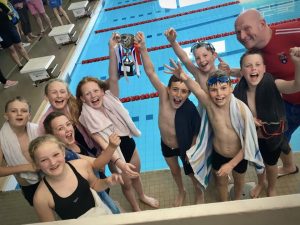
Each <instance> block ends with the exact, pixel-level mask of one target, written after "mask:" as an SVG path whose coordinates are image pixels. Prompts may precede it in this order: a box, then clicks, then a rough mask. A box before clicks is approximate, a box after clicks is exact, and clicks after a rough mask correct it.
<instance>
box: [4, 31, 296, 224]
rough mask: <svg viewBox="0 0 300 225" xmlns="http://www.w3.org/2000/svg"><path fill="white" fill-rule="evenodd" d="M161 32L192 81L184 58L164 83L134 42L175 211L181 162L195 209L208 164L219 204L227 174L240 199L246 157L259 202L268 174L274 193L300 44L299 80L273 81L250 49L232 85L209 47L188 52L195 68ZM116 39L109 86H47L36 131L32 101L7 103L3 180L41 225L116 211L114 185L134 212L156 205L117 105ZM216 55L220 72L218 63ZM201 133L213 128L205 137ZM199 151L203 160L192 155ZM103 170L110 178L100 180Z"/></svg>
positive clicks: (127, 120) (134, 132)
mask: <svg viewBox="0 0 300 225" xmlns="http://www.w3.org/2000/svg"><path fill="white" fill-rule="evenodd" d="M165 36H166V37H167V39H168V41H169V42H170V44H171V46H172V48H173V49H174V51H175V53H176V55H177V56H178V57H179V59H180V61H181V62H182V63H183V65H184V66H185V67H186V68H187V70H188V71H189V72H190V73H191V74H192V75H193V76H194V78H195V80H194V79H192V78H190V77H189V76H188V75H187V74H186V73H185V72H184V70H183V69H182V66H181V63H180V62H175V61H174V60H170V65H165V67H166V69H167V70H166V71H165V73H167V74H171V75H172V76H171V77H170V80H169V83H168V85H167V86H165V85H164V84H163V83H162V82H161V81H160V80H159V77H158V75H157V74H156V73H155V70H154V66H153V64H152V62H151V59H150V57H149V55H148V52H147V47H146V43H145V36H144V34H143V33H142V32H138V33H137V34H136V36H135V45H136V46H137V47H138V48H139V50H140V53H141V57H142V61H143V67H144V70H145V73H146V74H147V76H148V77H149V79H150V81H151V83H152V85H153V86H154V88H155V89H156V90H157V91H158V93H159V118H158V124H159V129H160V134H161V150H162V155H163V156H164V158H165V160H166V162H167V164H168V166H169V167H170V170H171V173H172V176H173V178H174V181H175V183H176V185H177V188H178V194H177V196H176V198H175V201H174V206H181V205H182V204H183V202H184V199H185V195H186V191H185V188H184V185H183V181H182V176H181V169H180V166H179V163H178V157H179V158H180V159H181V161H182V164H183V168H184V172H185V174H186V175H188V176H189V177H190V178H191V181H192V183H193V186H194V189H195V203H196V204H199V203H203V202H204V193H203V191H204V187H206V186H207V182H208V181H207V179H206V178H205V179H204V177H203V174H204V173H202V171H204V170H205V173H206V174H208V175H207V176H208V177H209V172H210V168H212V170H213V175H214V177H215V180H216V188H217V190H218V194H219V199H220V201H226V200H228V190H227V186H228V177H229V175H230V174H231V173H232V176H233V178H234V199H240V198H241V195H242V191H243V186H244V182H245V181H244V180H245V172H246V170H247V165H248V161H252V162H254V164H255V165H256V169H257V172H258V185H257V186H256V187H255V189H254V190H253V192H252V197H258V195H259V193H260V191H261V190H262V188H263V187H264V182H265V174H266V175H267V181H268V188H267V195H268V196H274V195H276V189H275V185H276V179H277V165H276V164H277V161H278V158H279V155H280V152H281V151H282V149H287V148H290V147H289V145H288V141H287V140H286V138H285V136H284V134H283V132H284V130H285V112H284V108H283V103H282V100H281V94H280V93H285V94H289V93H294V92H298V91H299V90H300V50H299V48H297V47H295V48H291V49H290V57H291V59H292V61H293V63H294V64H295V80H293V81H285V80H280V79H277V80H274V79H273V78H272V76H271V75H270V74H267V73H266V68H265V66H264V60H263V57H262V55H261V54H260V52H258V51H247V52H246V53H245V54H243V56H242V57H241V60H240V74H241V79H240V81H239V83H238V84H237V85H236V87H235V88H234V89H233V87H232V82H231V79H230V76H229V75H230V74H231V71H232V70H231V69H230V68H229V66H228V65H227V64H226V63H225V62H223V61H222V59H220V58H219V57H218V55H217V53H216V51H215V49H214V47H213V45H211V44H209V43H207V42H197V43H195V44H194V45H193V46H192V48H191V51H192V53H193V55H194V57H195V61H196V65H194V64H193V62H192V61H191V60H190V59H189V57H188V56H187V54H186V53H185V51H184V50H183V49H182V48H181V46H180V45H179V44H178V43H177V42H176V36H177V34H176V31H175V29H173V28H170V29H168V30H167V31H166V32H165ZM119 40H120V37H119V34H116V33H113V34H112V37H111V38H110V40H109V60H110V62H109V78H108V80H107V81H101V80H99V79H97V78H94V77H85V78H83V79H82V80H81V81H80V82H79V84H78V86H77V90H76V98H75V97H74V96H72V94H71V93H70V91H69V89H68V86H67V84H65V83H64V82H63V81H61V80H51V81H50V82H49V83H48V84H47V85H46V86H45V96H46V98H47V99H48V101H49V103H50V107H49V108H48V109H47V111H46V113H45V114H44V116H43V117H42V118H41V120H40V123H39V125H36V124H34V123H31V122H29V120H30V105H29V103H28V102H27V101H26V100H25V99H23V98H21V97H17V98H14V99H12V100H11V101H9V102H7V103H6V106H5V118H6V122H5V123H4V125H3V127H2V129H1V131H0V144H1V145H0V162H2V160H3V158H5V160H6V162H7V164H8V166H7V167H4V166H1V167H0V176H6V175H11V174H14V175H15V176H16V178H17V181H18V182H19V184H20V186H21V189H22V191H23V194H24V196H25V198H26V199H27V200H28V201H29V203H30V204H31V205H33V206H34V207H35V209H36V212H37V214H38V216H39V218H40V220H41V221H53V220H55V215H54V213H53V212H54V211H55V212H56V213H57V214H58V215H59V216H60V217H61V218H62V219H71V218H78V217H80V216H83V215H89V214H90V213H99V214H110V213H119V212H120V211H119V209H118V207H117V206H116V205H115V203H114V202H113V201H112V200H111V199H110V198H109V196H108V195H106V194H105V193H106V192H105V190H106V191H108V190H107V189H108V188H109V187H110V186H111V185H116V184H121V186H122V191H123V193H124V195H125V197H126V198H127V200H128V202H129V203H130V205H131V207H132V210H133V211H140V210H141V209H140V207H139V204H138V201H137V199H136V193H137V195H138V198H139V199H140V200H141V201H142V202H144V203H146V204H148V205H150V206H152V207H154V208H158V207H159V202H158V201H157V200H156V199H154V198H152V197H149V196H147V195H146V194H145V193H144V191H143V186H142V182H141V178H140V176H139V172H140V158H139V155H138V151H137V147H136V144H135V141H134V139H133V138H132V137H133V136H135V137H138V136H139V135H140V134H141V132H140V131H139V130H138V128H137V127H136V126H135V124H134V122H133V121H132V119H131V117H130V115H129V113H128V111H127V110H126V109H125V107H124V106H123V104H122V103H121V102H120V100H119V99H118V96H119V85H118V80H119V76H118V66H117V58H116V55H115V51H114V47H115V46H116V45H117V44H118V42H119ZM216 59H219V61H220V64H219V69H220V70H218V69H217V68H216V67H215V64H214V63H215V60H216ZM191 92H192V93H193V94H194V95H195V96H196V97H197V99H198V101H199V102H198V104H199V105H198V109H197V107H196V106H195V105H194V104H193V103H192V102H191V101H190V100H189V99H188V97H189V95H190V94H191ZM203 131H210V132H209V134H208V133H206V134H205V135H201V134H203ZM203 143H205V146H206V147H205V148H203ZM191 150H193V151H194V152H193V153H191ZM203 154H204V157H203ZM195 155H196V156H197V155H198V156H199V157H198V156H197V157H198V158H197V159H195V158H194V157H195ZM106 164H108V165H109V167H110V170H111V172H112V176H111V177H106V176H105V174H104V170H103V167H104V166H105V165H106ZM199 164H200V165H201V166H200V167H201V168H200V169H199V170H198V169H197V168H199ZM202 165H203V166H202ZM264 168H265V169H264ZM39 171H41V172H42V173H40V172H39ZM95 171H96V172H95ZM98 177H99V178H98ZM95 191H96V192H98V193H96V192H95ZM104 192H105V193H104Z"/></svg>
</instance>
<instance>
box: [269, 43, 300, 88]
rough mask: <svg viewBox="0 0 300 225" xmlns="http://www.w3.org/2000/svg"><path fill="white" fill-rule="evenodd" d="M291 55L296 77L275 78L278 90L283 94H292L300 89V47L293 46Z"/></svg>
mask: <svg viewBox="0 0 300 225" xmlns="http://www.w3.org/2000/svg"><path fill="white" fill-rule="evenodd" d="M290 56H291V59H292V61H293V63H294V65H295V79H294V80H290V81H286V80H281V79H277V80H275V83H276V86H277V88H278V90H279V91H280V92H281V93H283V94H292V93H295V92H298V91H300V47H294V48H291V49H290Z"/></svg>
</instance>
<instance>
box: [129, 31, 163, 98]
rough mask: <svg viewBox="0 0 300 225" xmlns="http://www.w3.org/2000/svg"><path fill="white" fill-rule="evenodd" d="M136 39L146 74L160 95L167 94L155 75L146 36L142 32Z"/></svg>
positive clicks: (138, 33)
mask: <svg viewBox="0 0 300 225" xmlns="http://www.w3.org/2000/svg"><path fill="white" fill-rule="evenodd" d="M134 39H135V40H134V41H135V44H136V45H137V46H138V47H139V49H140V52H141V56H142V60H143V66H144V70H145V73H146V74H147V76H148V77H149V79H150V81H151V83H152V85H153V86H154V87H155V89H156V90H157V91H158V92H159V93H162V92H165V91H166V87H165V86H164V84H163V83H162V82H161V81H160V80H159V78H158V76H157V74H156V73H155V70H154V66H153V64H152V61H151V59H150V56H149V54H148V51H147V47H146V42H145V36H144V34H143V33H142V32H137V34H136V36H135V38H134Z"/></svg>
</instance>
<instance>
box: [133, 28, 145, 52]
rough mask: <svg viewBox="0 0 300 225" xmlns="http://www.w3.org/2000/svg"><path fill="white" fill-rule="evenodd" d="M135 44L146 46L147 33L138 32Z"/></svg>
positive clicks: (141, 46)
mask: <svg viewBox="0 0 300 225" xmlns="http://www.w3.org/2000/svg"><path fill="white" fill-rule="evenodd" d="M134 44H135V46H137V47H138V48H143V49H144V48H146V42H145V35H144V33H143V32H140V31H139V32H137V33H136V35H135V36H134Z"/></svg>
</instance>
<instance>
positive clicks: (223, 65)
mask: <svg viewBox="0 0 300 225" xmlns="http://www.w3.org/2000/svg"><path fill="white" fill-rule="evenodd" d="M218 60H219V65H218V69H219V70H222V71H224V72H226V73H227V75H228V76H229V75H230V67H229V65H228V64H227V63H226V62H224V61H223V59H222V58H221V57H219V56H218Z"/></svg>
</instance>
